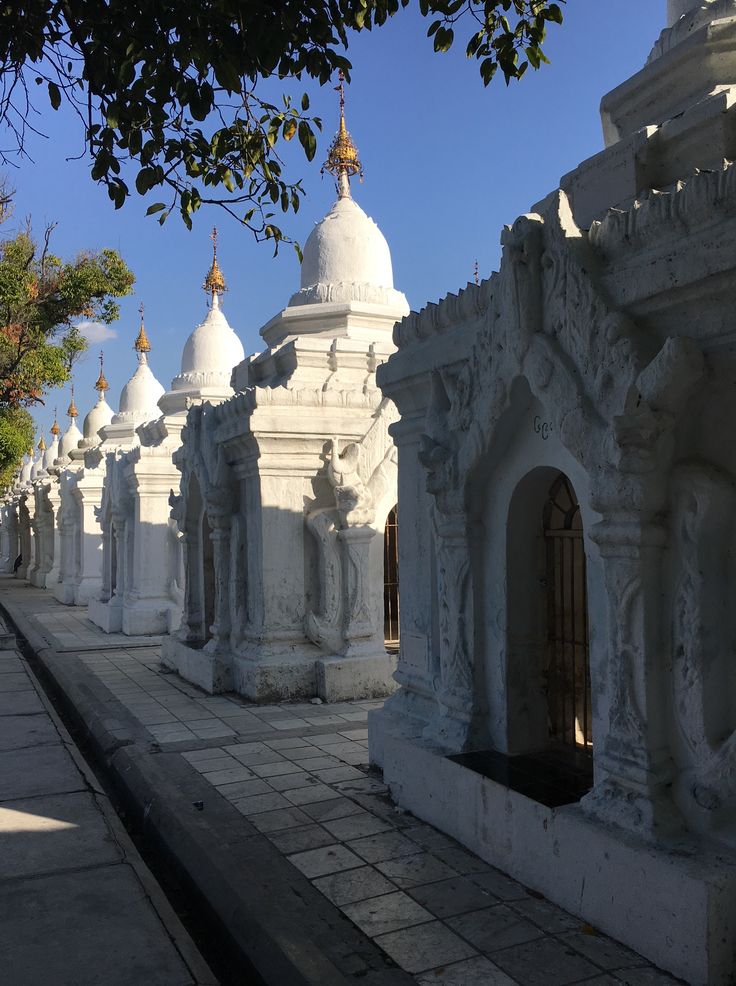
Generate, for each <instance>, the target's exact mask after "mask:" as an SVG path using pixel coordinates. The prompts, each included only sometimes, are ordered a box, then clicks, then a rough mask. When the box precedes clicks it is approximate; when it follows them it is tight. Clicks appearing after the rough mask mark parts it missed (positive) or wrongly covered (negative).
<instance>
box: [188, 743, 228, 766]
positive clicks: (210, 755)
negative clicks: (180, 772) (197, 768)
mask: <svg viewBox="0 0 736 986" xmlns="http://www.w3.org/2000/svg"><path fill="white" fill-rule="evenodd" d="M182 756H183V757H184V759H185V760H188V761H189V763H191V764H194V763H197V762H198V761H200V760H215V759H216V758H222V759H224V760H228V761H229V760H230V754H229V753H225V751H224V750H221V749H219V748H218V747H216V746H213V747H208V748H207V749H204V750H186V751H185V752H184V753H182Z"/></svg>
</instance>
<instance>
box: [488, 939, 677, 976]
mask: <svg viewBox="0 0 736 986" xmlns="http://www.w3.org/2000/svg"><path fill="white" fill-rule="evenodd" d="M491 959H492V961H493V962H495V963H496V965H498V966H500V967H501V968H502V969H503V971H504V972H507V973H508V974H509V976H511V978H512V979H514V980H516V982H517V983H519V986H567V984H568V983H578V982H580V980H581V979H593V978H594V977H595V976H597V975H598V974H599V973H600V970H599V969H596V967H595V966H594V965H593V963H592V962H588V960H587V959H584V958H583V957H582V956H581V955H579V954H578V953H577V952H575V951H574V950H573V949H572V948H569V947H567V946H566V945H564V944H563V943H562V942H559V941H557V940H556V939H554V938H539V939H537V940H536V941H530V942H526V943H525V944H523V945H513V946H512V947H511V948H504V949H502V950H501V951H500V952H494V953H493V954H492V955H491ZM655 982H656V980H652V983H655ZM636 986H639V984H638V983H637V984H636ZM657 986H659V984H657Z"/></svg>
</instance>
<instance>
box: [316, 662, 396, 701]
mask: <svg viewBox="0 0 736 986" xmlns="http://www.w3.org/2000/svg"><path fill="white" fill-rule="evenodd" d="M396 661H397V655H396V654H389V653H388V652H387V651H383V652H382V653H379V654H374V655H363V656H361V657H325V658H321V659H320V660H318V661H317V694H318V695H319V697H320V698H321V699H322V700H323V701H325V702H348V701H352V700H357V699H361V698H362V699H370V698H386V697H387V696H389V695H392V694H393V693H394V692H395V691H396V689H397V688H398V687H399V686H398V685H397V683H396V682H395V681H394V673H395V671H396Z"/></svg>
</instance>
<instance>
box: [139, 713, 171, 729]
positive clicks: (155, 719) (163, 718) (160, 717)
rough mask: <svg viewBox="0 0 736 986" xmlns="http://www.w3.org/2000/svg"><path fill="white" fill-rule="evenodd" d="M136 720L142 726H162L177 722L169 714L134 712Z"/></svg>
mask: <svg viewBox="0 0 736 986" xmlns="http://www.w3.org/2000/svg"><path fill="white" fill-rule="evenodd" d="M136 719H137V720H138V722H140V723H141V724H142V725H144V726H163V725H164V723H169V722H177V719H176V716H172V715H171V713H170V712H148V713H146V712H136Z"/></svg>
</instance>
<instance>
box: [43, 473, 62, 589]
mask: <svg viewBox="0 0 736 986" xmlns="http://www.w3.org/2000/svg"><path fill="white" fill-rule="evenodd" d="M46 496H47V498H48V502H49V507H50V509H51V516H50V520H49V527H50V531H49V538H50V542H51V543H50V547H49V550H50V554H51V568H50V569H49V571H48V573H47V574H46V583H45V584H46V588H47V589H53V588H54V586H55V585H56V583H57V582H58V581H59V574H60V570H61V531H60V529H59V512H60V507H61V499H60V497H59V484H58V481H57V480H56V479H52V480H51V481H50V483H49V485H48V487H47V491H46Z"/></svg>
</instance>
